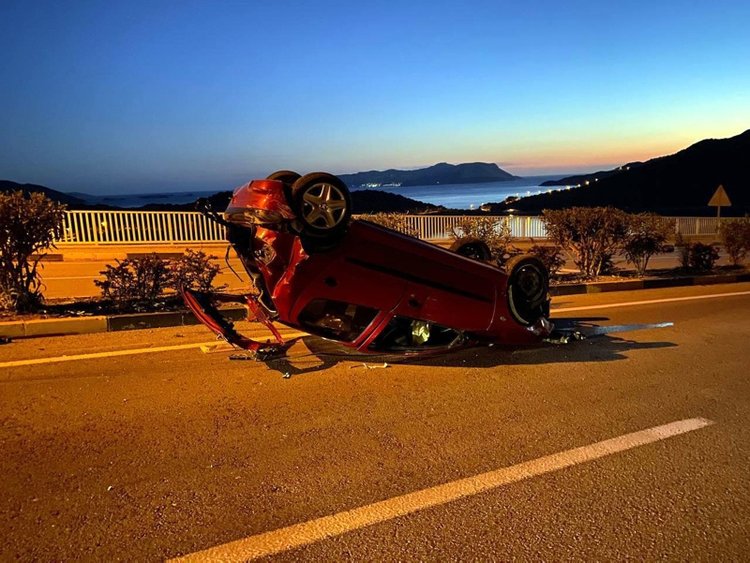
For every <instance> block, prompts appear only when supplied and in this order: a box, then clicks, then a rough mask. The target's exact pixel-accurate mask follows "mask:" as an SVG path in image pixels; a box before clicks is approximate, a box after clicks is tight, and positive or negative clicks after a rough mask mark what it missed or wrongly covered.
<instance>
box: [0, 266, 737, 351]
mask: <svg viewBox="0 0 750 563" xmlns="http://www.w3.org/2000/svg"><path fill="white" fill-rule="evenodd" d="M739 282H750V273H741V274H728V275H713V276H686V277H678V278H664V279H660V278H651V279H643V280H624V281H612V282H594V283H580V284H575V285H557V286H552V287H551V288H550V293H551V294H552V296H560V295H580V294H584V293H605V292H608V291H632V290H637V289H659V288H665V287H681V286H690V285H714V284H720V283H739ZM222 312H223V313H224V315H225V316H226V317H227V318H229V319H231V320H233V321H239V320H243V319H245V318H246V314H247V313H246V310H245V309H244V308H232V309H223V310H222ZM195 324H198V320H197V319H196V318H195V316H193V314H192V313H190V312H188V311H173V312H168V313H137V314H132V315H110V316H98V317H71V318H62V319H35V320H29V321H10V322H0V337H3V338H8V337H10V338H29V337H33V336H63V335H68V334H89V333H94V332H116V331H120V330H140V329H147V328H165V327H171V326H188V325H195Z"/></svg>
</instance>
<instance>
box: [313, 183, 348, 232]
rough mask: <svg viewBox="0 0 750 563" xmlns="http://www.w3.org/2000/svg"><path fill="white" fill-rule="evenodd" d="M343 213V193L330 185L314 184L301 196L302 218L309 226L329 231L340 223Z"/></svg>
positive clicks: (344, 202)
mask: <svg viewBox="0 0 750 563" xmlns="http://www.w3.org/2000/svg"><path fill="white" fill-rule="evenodd" d="M345 213H346V199H345V197H344V193H343V192H342V191H341V189H339V188H338V187H336V186H334V185H332V184H327V183H321V184H314V185H312V186H310V187H309V188H308V189H307V190H305V193H304V194H303V195H302V217H303V218H304V220H305V222H306V223H308V224H309V225H312V226H314V227H320V228H325V229H331V228H333V227H335V226H336V225H338V224H339V223H340V222H341V220H342V219H343V218H344V215H345Z"/></svg>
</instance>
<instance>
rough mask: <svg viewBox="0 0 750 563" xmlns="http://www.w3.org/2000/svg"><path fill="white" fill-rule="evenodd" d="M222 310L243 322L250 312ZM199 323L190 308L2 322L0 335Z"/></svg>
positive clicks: (144, 327) (125, 328)
mask: <svg viewBox="0 0 750 563" xmlns="http://www.w3.org/2000/svg"><path fill="white" fill-rule="evenodd" d="M222 313H223V314H224V316H225V317H227V318H228V319H231V320H233V321H240V320H242V319H244V318H245V317H246V315H247V311H246V310H245V309H244V308H243V309H222ZM198 322H199V321H198V319H196V318H195V316H194V315H193V314H192V313H190V312H188V311H172V312H168V313H136V314H132V315H110V316H96V317H69V318H59V319H34V320H29V321H10V322H0V337H2V338H8V337H10V338H30V337H33V336H64V335H68V334H90V333H94V332H117V331H120V330H141V329H147V328H165V327H170V326H188V325H196V324H198Z"/></svg>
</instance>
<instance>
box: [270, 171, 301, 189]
mask: <svg viewBox="0 0 750 563" xmlns="http://www.w3.org/2000/svg"><path fill="white" fill-rule="evenodd" d="M300 178H301V176H300V175H299V174H297V173H296V172H292V171H291V170H277V171H276V172H274V173H273V174H270V175H269V176H268V177H267V178H266V180H281V181H282V182H284V183H285V184H286V185H288V186H291V185H292V184H294V182H296V181H297V180H299V179H300Z"/></svg>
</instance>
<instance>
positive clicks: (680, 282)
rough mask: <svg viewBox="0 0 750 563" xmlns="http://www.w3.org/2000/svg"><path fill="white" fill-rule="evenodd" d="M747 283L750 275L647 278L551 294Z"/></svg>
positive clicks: (555, 290) (563, 287) (557, 289)
mask: <svg viewBox="0 0 750 563" xmlns="http://www.w3.org/2000/svg"><path fill="white" fill-rule="evenodd" d="M747 281H750V273H742V274H717V275H713V276H684V277H676V278H646V279H642V280H623V281H611V282H592V283H579V284H575V285H555V286H552V287H551V288H550V294H551V295H552V296H553V297H555V296H559V295H580V294H583V293H605V292H607V291H632V290H636V289H661V288H664V287H683V286H689V285H715V284H719V283H739V282H747Z"/></svg>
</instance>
